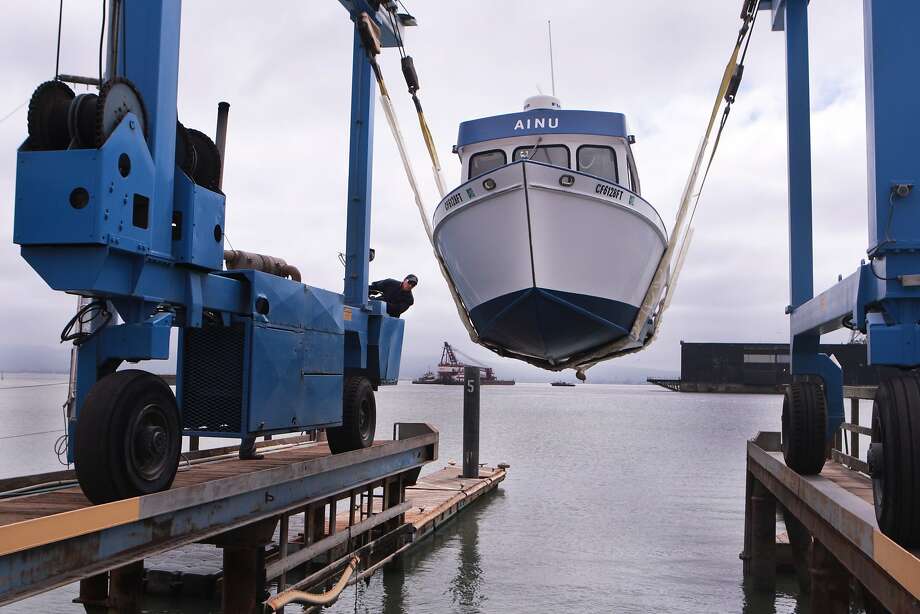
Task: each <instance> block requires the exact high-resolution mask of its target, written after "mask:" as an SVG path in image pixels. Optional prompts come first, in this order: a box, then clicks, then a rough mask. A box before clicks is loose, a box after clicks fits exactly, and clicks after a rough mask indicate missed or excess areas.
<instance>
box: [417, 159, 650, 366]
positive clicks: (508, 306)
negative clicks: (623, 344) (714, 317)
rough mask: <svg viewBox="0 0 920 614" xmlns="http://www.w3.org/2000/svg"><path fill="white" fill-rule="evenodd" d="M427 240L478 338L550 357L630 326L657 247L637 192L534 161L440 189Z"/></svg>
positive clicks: (555, 358) (553, 358)
mask: <svg viewBox="0 0 920 614" xmlns="http://www.w3.org/2000/svg"><path fill="white" fill-rule="evenodd" d="M569 183H571V185H567V184H569ZM489 187H491V189H487V188H489ZM434 237H435V244H436V246H437V249H438V251H439V253H440V254H441V257H442V258H443V260H444V263H445V266H446V267H447V269H448V271H449V272H450V274H451V277H452V278H453V280H454V283H455V285H456V287H457V290H458V292H459V294H460V297H461V298H462V299H463V301H464V304H465V305H466V308H467V309H468V310H469V314H470V318H471V320H472V321H473V324H474V326H475V327H476V330H477V332H478V334H479V336H480V338H481V339H482V340H483V341H484V342H486V343H487V344H489V345H492V346H493V347H498V348H501V349H502V350H505V351H507V352H510V353H513V354H518V355H522V356H527V357H533V358H538V359H541V360H547V361H550V362H557V361H560V360H563V359H565V358H568V357H570V356H573V355H577V354H579V353H582V352H585V351H588V350H591V349H594V348H597V347H600V346H602V345H605V344H607V343H610V342H612V341H616V340H617V339H619V338H621V337H623V336H625V335H626V334H627V333H628V332H629V330H630V329H631V328H632V325H633V322H634V320H635V317H636V313H637V311H638V308H639V305H640V304H641V303H642V300H643V298H644V296H645V294H646V291H647V289H648V286H649V284H650V283H651V280H652V276H653V275H654V273H655V269H656V267H657V266H658V263H659V261H660V259H661V256H662V254H663V252H664V249H665V246H666V243H667V237H666V232H665V228H664V224H663V223H662V222H661V219H660V217H659V216H658V214H657V212H656V211H655V209H654V208H653V207H652V206H651V205H649V204H648V203H647V202H646V201H644V200H643V199H642V198H641V197H639V196H638V195H636V194H634V193H632V192H630V191H629V190H627V189H625V188H623V187H622V186H619V185H617V184H614V183H611V182H608V181H604V180H601V179H598V178H596V177H593V176H591V175H587V174H583V173H578V172H575V171H572V170H568V169H563V168H559V167H555V166H550V165H546V164H541V163H539V162H532V161H519V162H515V163H512V164H508V165H506V166H503V167H501V168H497V169H495V170H493V171H491V172H489V173H487V174H485V175H482V176H480V177H477V178H475V179H473V180H471V181H469V182H467V183H465V184H463V185H462V186H460V187H459V188H458V189H456V190H454V191H453V192H451V193H450V194H448V195H447V197H446V198H444V199H443V200H442V201H441V203H440V204H439V205H438V207H437V209H436V211H435V215H434Z"/></svg>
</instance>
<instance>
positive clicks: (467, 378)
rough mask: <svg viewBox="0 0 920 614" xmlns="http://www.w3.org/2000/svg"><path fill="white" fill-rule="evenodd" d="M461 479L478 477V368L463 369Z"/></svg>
mask: <svg viewBox="0 0 920 614" xmlns="http://www.w3.org/2000/svg"><path fill="white" fill-rule="evenodd" d="M463 477H465V478H478V477H479V367H471V366H466V367H464V368H463Z"/></svg>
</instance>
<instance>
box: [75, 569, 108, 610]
mask: <svg viewBox="0 0 920 614" xmlns="http://www.w3.org/2000/svg"><path fill="white" fill-rule="evenodd" d="M108 598H109V574H108V572H105V573H100V574H96V575H95V576H90V577H89V578H86V579H85V580H80V596H79V597H78V598H77V601H79V602H80V603H81V604H83V609H84V610H86V614H105V612H106V610H107V607H106V602H107V601H108Z"/></svg>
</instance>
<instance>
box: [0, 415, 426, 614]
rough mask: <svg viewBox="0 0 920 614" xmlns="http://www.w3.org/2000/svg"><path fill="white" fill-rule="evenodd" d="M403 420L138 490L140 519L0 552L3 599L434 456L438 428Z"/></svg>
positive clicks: (73, 579) (209, 534)
mask: <svg viewBox="0 0 920 614" xmlns="http://www.w3.org/2000/svg"><path fill="white" fill-rule="evenodd" d="M406 426H408V427H410V428H408V429H405V430H406V436H405V438H404V439H401V440H399V441H393V442H386V443H384V444H383V445H378V446H374V447H372V448H368V449H366V450H360V451H355V452H348V453H345V454H336V455H330V456H324V457H321V458H318V459H312V460H307V461H302V462H297V463H293V464H290V465H284V466H281V467H275V468H272V469H266V470H262V471H256V472H253V473H248V474H243V475H239V476H234V477H229V478H223V479H219V480H214V481H210V482H205V483H204V484H201V485H198V486H188V487H185V488H176V489H173V490H169V491H166V492H162V493H156V494H153V495H147V496H145V497H140V499H139V513H138V518H137V520H135V521H133V522H128V523H126V524H121V525H119V526H110V527H106V528H103V529H92V528H91V529H88V530H87V531H86V532H85V533H83V534H76V533H79V531H75V535H74V536H73V537H70V538H68V539H65V540H62V541H58V542H53V543H49V544H45V545H41V546H36V547H34V548H29V549H26V550H20V551H18V552H13V553H11V554H7V555H5V556H0V606H3V605H6V604H8V603H12V602H15V601H19V600H21V599H25V598H26V597H29V596H32V595H36V594H39V593H42V592H45V591H47V590H50V589H52V588H56V587H58V586H63V585H65V584H70V583H72V582H76V581H78V580H81V579H84V578H88V577H90V576H92V575H95V574H98V573H101V572H103V571H106V570H109V569H113V568H116V567H120V566H122V565H126V564H128V563H131V562H133V561H138V560H143V559H144V558H146V557H149V556H152V555H153V554H156V553H158V552H165V551H168V550H172V549H175V548H178V547H180V546H182V545H185V544H189V543H193V542H196V541H201V540H203V539H206V538H209V537H213V536H215V535H219V534H221V533H225V532H227V531H229V530H231V529H235V528H238V527H241V526H245V525H249V524H252V523H254V522H258V521H260V520H264V519H266V518H270V517H272V516H277V515H278V514H281V513H283V512H286V511H289V510H292V509H295V508H299V507H303V506H304V505H306V504H307V503H309V502H311V501H320V500H323V499H326V498H328V497H331V496H333V495H336V494H340V493H343V492H347V491H349V490H352V489H355V488H359V487H362V486H364V485H367V484H371V483H374V482H377V481H379V480H382V479H384V478H386V477H389V476H392V475H396V474H399V473H403V472H406V471H411V470H413V469H416V468H418V467H421V466H422V465H424V464H426V463H428V462H430V461H432V460H435V459H436V458H437V446H438V433H437V431H436V430H435V429H434V428H433V427H430V426H428V425H415V424H409V425H406ZM402 431H403V429H400V432H402ZM419 433H422V434H419ZM97 507H98V506H97ZM94 509H95V508H87V509H86V511H87V512H88V513H91V512H92V511H93V510H94ZM78 514H79V512H77V513H70V514H69V517H68V519H67V520H64V519H62V520H61V522H69V523H74V522H79V521H80V520H79V519H80V518H81V517H80V516H79V515H78ZM27 522H28V521H27ZM0 546H2V544H0Z"/></svg>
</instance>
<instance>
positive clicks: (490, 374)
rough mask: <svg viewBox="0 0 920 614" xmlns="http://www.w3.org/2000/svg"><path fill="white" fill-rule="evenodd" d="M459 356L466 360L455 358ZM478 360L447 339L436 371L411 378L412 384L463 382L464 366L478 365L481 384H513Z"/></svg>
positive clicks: (512, 381)
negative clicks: (455, 346)
mask: <svg viewBox="0 0 920 614" xmlns="http://www.w3.org/2000/svg"><path fill="white" fill-rule="evenodd" d="M458 355H459V356H460V357H461V358H463V359H464V360H466V361H468V362H466V363H463V362H460V361H459V360H457V356H458ZM479 362H480V361H478V360H476V359H475V358H472V357H470V356H467V355H466V354H464V353H463V352H461V351H460V350H458V349H456V348H454V347H453V346H452V345H451V344H450V343H448V342H447V341H445V342H444V347H443V348H442V350H441V361H440V362H439V363H438V371H437V373H434V372H431V371H429V372H428V373H426V374H425V375H423V376H422V377H420V378H418V379H415V380H412V383H413V384H462V383H463V368H464V367H466V366H471V367H479V373H480V383H482V384H483V385H488V384H493V385H506V386H511V385H513V384H514V380H502V379H498V378H497V377H495V370H494V369H493V368H492V367H487V366H484V365H481V364H478V363H479Z"/></svg>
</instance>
